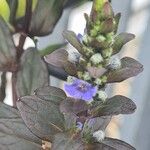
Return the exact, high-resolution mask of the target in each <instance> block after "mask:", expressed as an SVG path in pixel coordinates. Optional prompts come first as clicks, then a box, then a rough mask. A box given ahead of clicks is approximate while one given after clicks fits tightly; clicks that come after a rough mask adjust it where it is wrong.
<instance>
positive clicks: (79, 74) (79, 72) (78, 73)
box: [77, 71, 83, 79]
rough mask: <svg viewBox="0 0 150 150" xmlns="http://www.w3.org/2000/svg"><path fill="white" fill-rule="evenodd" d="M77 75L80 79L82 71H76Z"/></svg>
mask: <svg viewBox="0 0 150 150" xmlns="http://www.w3.org/2000/svg"><path fill="white" fill-rule="evenodd" d="M77 75H78V78H80V79H81V78H82V77H83V73H82V72H81V71H78V72H77Z"/></svg>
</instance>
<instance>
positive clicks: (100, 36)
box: [96, 35, 106, 42]
mask: <svg viewBox="0 0 150 150" xmlns="http://www.w3.org/2000/svg"><path fill="white" fill-rule="evenodd" d="M96 39H97V40H98V41H100V42H104V41H105V40H106V37H104V36H103V35H99V36H97V37H96Z"/></svg>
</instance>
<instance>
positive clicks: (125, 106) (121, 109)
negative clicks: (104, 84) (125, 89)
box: [91, 95, 136, 117]
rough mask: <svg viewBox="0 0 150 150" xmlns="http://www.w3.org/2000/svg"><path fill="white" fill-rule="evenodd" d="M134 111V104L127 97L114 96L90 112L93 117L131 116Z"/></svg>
mask: <svg viewBox="0 0 150 150" xmlns="http://www.w3.org/2000/svg"><path fill="white" fill-rule="evenodd" d="M135 110H136V105H135V103H134V102H133V101H132V100H130V99H129V98H127V97H124V96H121V95H116V96H114V97H112V98H110V99H108V100H107V101H106V102H105V103H104V104H101V105H99V106H97V107H96V108H93V109H92V110H91V114H92V116H94V117H99V116H113V115H119V114H131V113H134V112H135Z"/></svg>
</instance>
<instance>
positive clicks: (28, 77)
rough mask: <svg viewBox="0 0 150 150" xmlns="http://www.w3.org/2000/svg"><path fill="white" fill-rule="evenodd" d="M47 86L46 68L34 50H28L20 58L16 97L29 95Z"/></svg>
mask: <svg viewBox="0 0 150 150" xmlns="http://www.w3.org/2000/svg"><path fill="white" fill-rule="evenodd" d="M48 84H49V75H48V70H47V66H46V64H45V63H44V61H43V60H42V59H41V57H40V55H39V53H38V52H37V50H36V49H34V48H30V49H28V50H26V51H25V52H24V54H23V55H22V58H21V66H20V70H19V71H18V73H17V93H18V96H25V95H31V94H33V93H34V90H36V89H37V88H39V87H43V86H47V85H48Z"/></svg>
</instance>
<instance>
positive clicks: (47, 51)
mask: <svg viewBox="0 0 150 150" xmlns="http://www.w3.org/2000/svg"><path fill="white" fill-rule="evenodd" d="M65 45H66V43H61V44H53V45H49V46H48V47H46V48H44V49H42V50H40V51H39V53H40V55H41V56H45V55H48V54H51V53H52V52H54V51H55V50H57V49H59V48H61V47H64V46H65Z"/></svg>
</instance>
